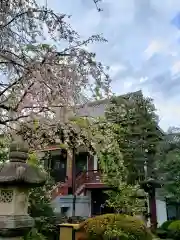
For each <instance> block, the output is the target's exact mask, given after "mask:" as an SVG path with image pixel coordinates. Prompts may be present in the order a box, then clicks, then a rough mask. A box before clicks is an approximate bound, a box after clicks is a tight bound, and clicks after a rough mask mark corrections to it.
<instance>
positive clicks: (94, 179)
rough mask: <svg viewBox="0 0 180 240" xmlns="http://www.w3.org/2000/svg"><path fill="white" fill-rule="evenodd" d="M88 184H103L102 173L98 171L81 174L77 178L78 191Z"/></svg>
mask: <svg viewBox="0 0 180 240" xmlns="http://www.w3.org/2000/svg"><path fill="white" fill-rule="evenodd" d="M86 183H102V181H101V172H100V171H97V170H90V171H86V172H80V173H79V174H78V175H77V176H76V190H77V189H78V188H79V187H81V186H82V185H83V184H86Z"/></svg>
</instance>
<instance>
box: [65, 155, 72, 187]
mask: <svg viewBox="0 0 180 240" xmlns="http://www.w3.org/2000/svg"><path fill="white" fill-rule="evenodd" d="M66 175H67V177H68V183H69V185H72V152H71V151H69V150H68V151H67V170H66Z"/></svg>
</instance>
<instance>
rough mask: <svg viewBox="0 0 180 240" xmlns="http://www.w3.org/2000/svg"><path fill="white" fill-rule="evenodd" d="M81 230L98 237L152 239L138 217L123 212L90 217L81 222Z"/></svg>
mask: <svg viewBox="0 0 180 240" xmlns="http://www.w3.org/2000/svg"><path fill="white" fill-rule="evenodd" d="M80 230H82V231H85V232H87V233H88V234H89V237H90V238H91V237H92V236H93V237H95V238H96V239H109V238H113V237H114V238H115V237H120V239H124V240H125V239H132V240H136V239H137V240H151V239H152V235H151V233H150V232H149V230H148V229H147V228H146V226H145V225H144V223H143V222H142V221H140V220H139V219H137V218H136V217H132V216H128V215H121V214H105V215H100V216H97V217H94V218H89V219H87V220H86V221H84V222H82V223H81V224H80Z"/></svg>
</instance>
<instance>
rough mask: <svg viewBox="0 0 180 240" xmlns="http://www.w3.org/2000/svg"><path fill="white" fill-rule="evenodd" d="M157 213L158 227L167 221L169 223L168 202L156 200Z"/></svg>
mask: <svg viewBox="0 0 180 240" xmlns="http://www.w3.org/2000/svg"><path fill="white" fill-rule="evenodd" d="M156 211H157V222H158V227H160V226H161V225H162V224H163V223H164V222H165V221H167V209H166V202H165V201H163V200H159V199H156Z"/></svg>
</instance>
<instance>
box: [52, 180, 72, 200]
mask: <svg viewBox="0 0 180 240" xmlns="http://www.w3.org/2000/svg"><path fill="white" fill-rule="evenodd" d="M61 195H62V196H63V195H68V183H58V185H57V186H56V187H55V188H54V189H53V190H52V191H51V198H52V199H54V198H56V197H57V196H61Z"/></svg>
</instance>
